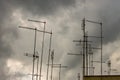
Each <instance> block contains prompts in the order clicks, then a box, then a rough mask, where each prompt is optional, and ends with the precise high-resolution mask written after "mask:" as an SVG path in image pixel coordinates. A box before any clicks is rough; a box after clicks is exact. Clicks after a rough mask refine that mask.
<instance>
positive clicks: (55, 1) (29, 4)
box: [10, 0, 76, 15]
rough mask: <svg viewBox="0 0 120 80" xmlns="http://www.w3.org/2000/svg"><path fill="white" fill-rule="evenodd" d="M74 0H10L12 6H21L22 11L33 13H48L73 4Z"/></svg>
mask: <svg viewBox="0 0 120 80" xmlns="http://www.w3.org/2000/svg"><path fill="white" fill-rule="evenodd" d="M75 2H76V0H11V1H10V3H11V4H12V5H13V6H14V7H18V8H21V9H22V10H23V11H24V12H27V13H32V14H34V15H50V14H54V13H56V12H57V11H59V9H60V8H65V7H69V6H74V5H75Z"/></svg>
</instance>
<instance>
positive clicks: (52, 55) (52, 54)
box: [51, 50, 54, 80]
mask: <svg viewBox="0 0 120 80" xmlns="http://www.w3.org/2000/svg"><path fill="white" fill-rule="evenodd" d="M53 60H54V50H53V51H52V53H51V61H52V65H51V80H52V75H53Z"/></svg>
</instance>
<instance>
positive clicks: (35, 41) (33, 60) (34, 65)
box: [32, 28, 37, 80]
mask: <svg viewBox="0 0 120 80" xmlns="http://www.w3.org/2000/svg"><path fill="white" fill-rule="evenodd" d="M36 35H37V32H36V28H35V38H34V50H33V51H34V54H33V69H32V80H34V66H35V51H36Z"/></svg>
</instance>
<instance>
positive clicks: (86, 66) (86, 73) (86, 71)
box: [85, 34, 89, 75]
mask: <svg viewBox="0 0 120 80" xmlns="http://www.w3.org/2000/svg"><path fill="white" fill-rule="evenodd" d="M85 38H86V39H85V41H86V75H88V69H89V68H88V43H87V41H88V36H87V34H86V36H85Z"/></svg>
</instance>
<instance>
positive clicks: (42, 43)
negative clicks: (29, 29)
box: [39, 22, 46, 80]
mask: <svg viewBox="0 0 120 80" xmlns="http://www.w3.org/2000/svg"><path fill="white" fill-rule="evenodd" d="M43 23H44V29H43V31H44V32H43V40H42V51H41V61H40V75H41V74H42V62H43V52H44V38H45V25H46V22H43ZM39 80H41V76H40V77H39Z"/></svg>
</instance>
